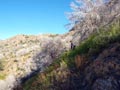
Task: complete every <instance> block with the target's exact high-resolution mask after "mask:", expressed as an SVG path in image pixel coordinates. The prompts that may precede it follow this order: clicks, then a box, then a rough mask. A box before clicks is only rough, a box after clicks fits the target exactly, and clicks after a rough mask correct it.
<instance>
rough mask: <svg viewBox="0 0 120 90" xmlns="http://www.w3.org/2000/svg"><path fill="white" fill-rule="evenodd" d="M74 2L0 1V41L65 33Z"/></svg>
mask: <svg viewBox="0 0 120 90" xmlns="http://www.w3.org/2000/svg"><path fill="white" fill-rule="evenodd" d="M71 1H73V0H0V39H6V38H9V37H12V36H14V35H17V34H40V33H58V34H59V33H60V34H61V33H65V32H67V31H68V30H66V29H65V27H64V25H65V24H67V23H68V20H67V19H66V17H65V12H69V11H70V2H71Z"/></svg>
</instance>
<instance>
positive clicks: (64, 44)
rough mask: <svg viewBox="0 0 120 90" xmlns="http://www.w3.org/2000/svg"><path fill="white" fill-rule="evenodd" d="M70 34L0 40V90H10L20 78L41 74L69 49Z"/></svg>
mask: <svg viewBox="0 0 120 90" xmlns="http://www.w3.org/2000/svg"><path fill="white" fill-rule="evenodd" d="M73 34H74V32H70V33H67V34H64V35H53V34H44V35H37V36H33V35H31V36H28V35H17V36H15V37H12V38H10V39H7V40H1V41H0V86H2V87H0V90H11V88H12V87H13V86H14V84H16V83H19V82H20V81H21V78H23V77H27V76H29V75H31V73H34V72H36V71H39V70H40V71H42V70H43V69H44V68H45V67H47V66H48V65H49V64H50V63H51V62H52V61H53V60H54V59H55V58H57V57H58V56H59V55H60V54H61V53H62V52H64V51H66V50H69V48H70V40H71V38H72V35H73ZM53 47H54V48H53ZM58 47H59V48H58ZM51 51H52V53H51ZM53 54H54V56H53ZM53 58H54V59H53Z"/></svg>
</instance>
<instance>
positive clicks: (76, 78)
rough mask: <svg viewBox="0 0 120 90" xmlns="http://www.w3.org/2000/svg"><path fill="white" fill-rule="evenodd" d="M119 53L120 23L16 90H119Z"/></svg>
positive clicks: (84, 43)
mask: <svg viewBox="0 0 120 90" xmlns="http://www.w3.org/2000/svg"><path fill="white" fill-rule="evenodd" d="M106 29H109V30H107V31H106ZM108 31H109V32H108ZM119 53H120V23H119V21H118V22H115V24H112V25H111V26H109V28H104V29H102V31H101V32H100V33H95V34H93V35H91V36H90V37H89V38H88V39H87V40H85V41H84V42H82V43H81V44H80V45H79V46H78V47H77V48H76V49H75V50H71V51H69V52H66V53H64V54H63V55H62V56H61V57H60V58H58V59H57V60H56V61H55V62H53V63H52V64H51V65H50V66H48V67H47V68H46V70H45V71H44V72H42V73H39V74H37V75H36V76H34V77H32V78H31V79H29V80H28V81H27V82H25V83H23V84H22V86H19V87H17V89H15V90H19V88H20V87H21V88H20V90H22V89H23V90H98V89H99V90H119V89H120V78H119V77H120V55H119Z"/></svg>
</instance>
